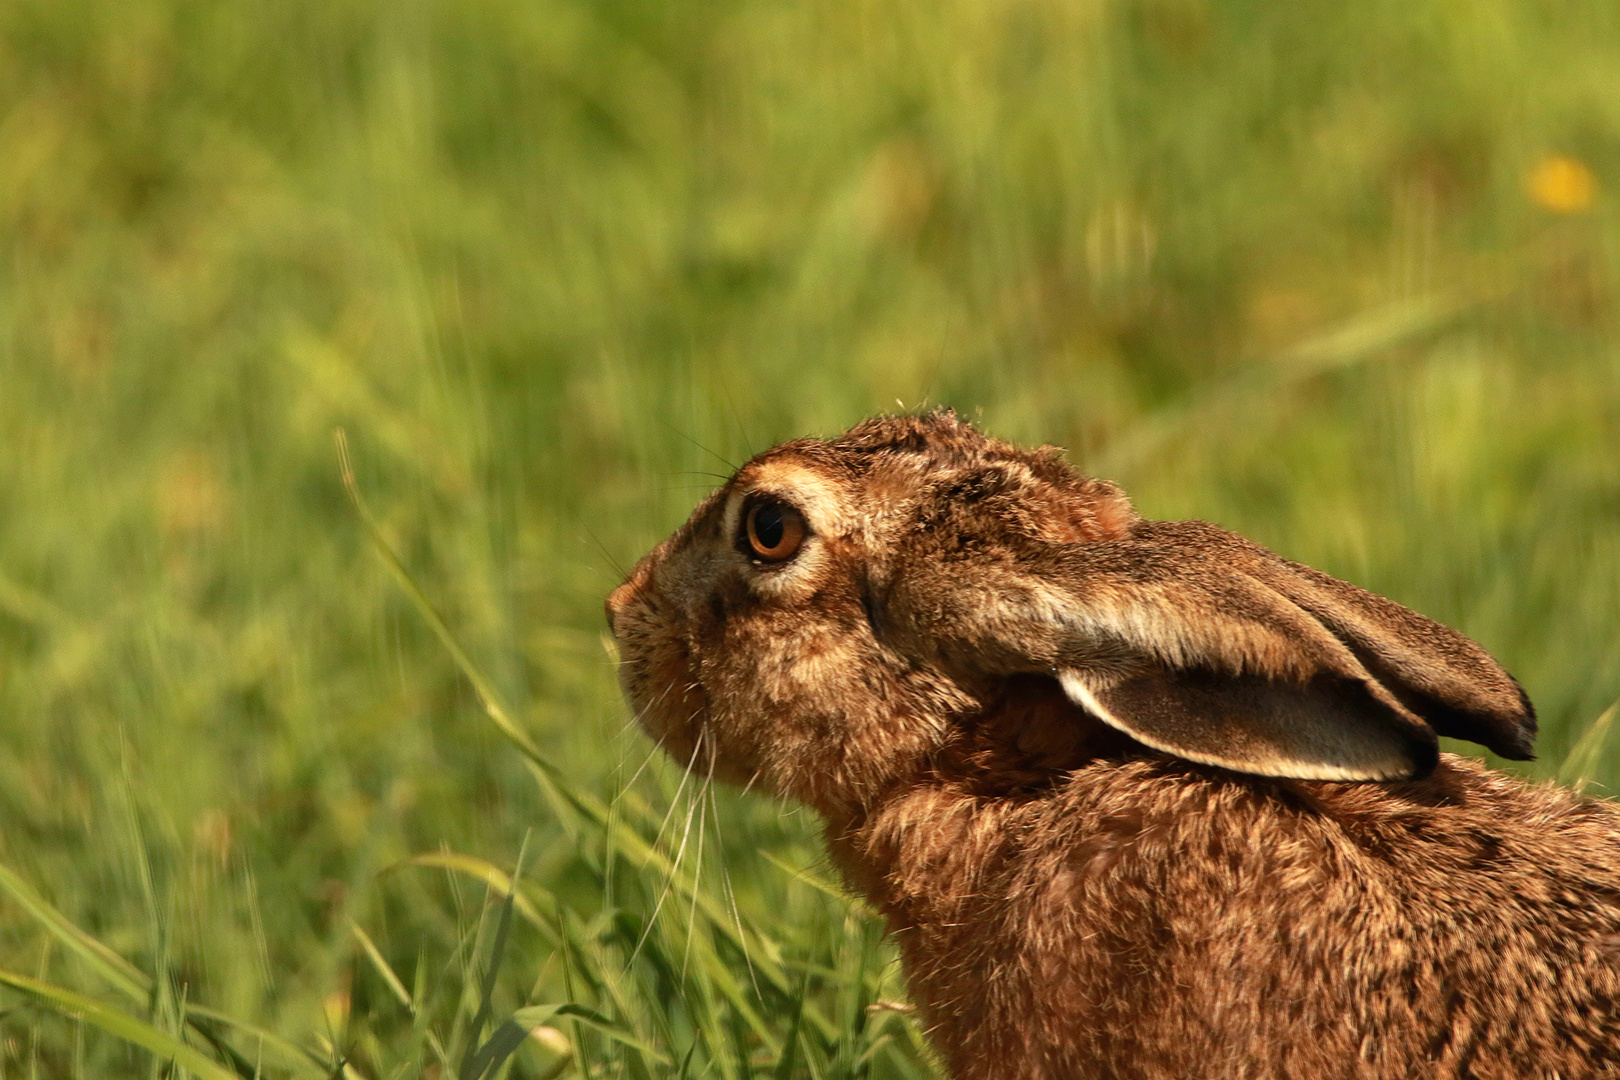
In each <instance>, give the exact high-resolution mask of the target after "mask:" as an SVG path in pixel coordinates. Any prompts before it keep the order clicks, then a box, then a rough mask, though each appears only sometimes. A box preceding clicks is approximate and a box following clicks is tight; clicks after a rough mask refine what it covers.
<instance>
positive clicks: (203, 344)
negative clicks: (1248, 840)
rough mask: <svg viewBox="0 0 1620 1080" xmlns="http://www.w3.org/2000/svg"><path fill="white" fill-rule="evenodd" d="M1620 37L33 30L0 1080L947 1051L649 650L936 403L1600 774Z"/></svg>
mask: <svg viewBox="0 0 1620 1080" xmlns="http://www.w3.org/2000/svg"><path fill="white" fill-rule="evenodd" d="M1616 21H1617V16H1616V14H1615V13H1614V12H1613V11H1611V10H1610V9H1609V8H1608V7H1605V6H1603V5H1599V4H1596V3H1586V2H1577V3H1571V4H1566V5H1563V6H1561V7H1559V8H1558V9H1557V10H1556V11H1554V10H1551V9H1548V8H1547V6H1546V5H1539V4H1531V3H1529V2H1528V0H1514V2H1509V0H1487V2H1484V3H1476V4H1471V5H1466V6H1457V5H1453V6H1452V7H1449V8H1445V7H1424V6H1422V5H1411V4H1402V5H1397V4H1371V5H1367V4H1363V5H1358V6H1355V7H1351V8H1342V9H1332V10H1329V9H1327V8H1324V7H1321V6H1320V5H1316V6H1311V5H1303V6H1302V5H1295V6H1292V7H1288V6H1284V7H1278V6H1275V5H1270V6H1267V5H1257V6H1256V5H1241V4H1215V3H1210V2H1207V0H1127V2H1122V3H1116V4H1084V3H1081V4H1075V3H1057V2H1048V0H1032V2H1029V3H1018V4H1011V5H984V4H980V3H958V2H948V3H945V4H943V5H933V6H930V7H926V8H923V7H917V8H912V7H906V6H904V5H894V4H877V3H871V2H857V0H831V2H828V3H818V4H798V5H795V4H791V3H788V4H784V3H771V4H767V3H763V2H755V0H741V2H738V3H733V4H726V5H664V6H659V5H648V4H629V3H618V2H608V3H599V4H590V5H585V4H576V3H571V2H563V0H540V2H537V3H529V4H517V3H489V2H473V0H423V2H420V3H411V4H405V5H397V4H396V5H379V4H376V3H374V2H372V0H339V2H336V3H325V4H313V3H304V2H295V0H271V2H264V3H258V4H251V5H250V4H242V3H220V4H194V3H190V2H187V0H121V2H118V3H113V2H111V0H71V2H68V3H63V2H61V0H14V2H11V3H8V4H4V5H0V252H3V253H4V258H3V259H0V432H3V433H4V453H3V454H0V717H3V723H0V751H3V752H0V868H3V873H0V878H3V880H0V971H3V972H5V973H7V974H6V976H4V977H5V978H6V979H8V980H9V982H8V986H9V987H10V989H5V990H0V1008H5V1009H11V1010H13V1011H10V1012H6V1013H5V1014H4V1018H3V1019H0V1071H3V1072H4V1074H5V1075H7V1076H10V1075H13V1074H14V1073H15V1074H17V1075H25V1076H29V1075H38V1076H42V1077H57V1076H61V1077H72V1076H86V1077H87V1076H105V1075H151V1074H161V1073H163V1072H164V1071H165V1070H166V1069H169V1068H170V1066H169V1065H168V1064H166V1063H167V1062H168V1061H169V1060H171V1059H172V1060H173V1062H174V1066H173V1067H174V1069H176V1070H180V1071H186V1072H188V1073H189V1074H190V1075H198V1076H200V1075H205V1074H206V1073H207V1072H208V1067H207V1066H205V1065H201V1064H198V1061H197V1059H195V1058H190V1057H188V1056H187V1052H186V1051H182V1050H180V1049H178V1047H181V1046H184V1047H189V1048H190V1051H191V1052H194V1053H196V1054H200V1055H204V1056H205V1057H206V1059H207V1060H208V1061H210V1062H213V1063H215V1065H217V1066H218V1067H219V1068H222V1069H227V1070H232V1071H234V1072H236V1073H237V1074H238V1075H245V1076H252V1075H253V1074H254V1071H255V1070H258V1069H260V1068H261V1067H262V1070H263V1072H264V1074H265V1075H268V1076H291V1075H316V1074H320V1075H323V1076H329V1075H332V1074H333V1072H334V1071H335V1070H337V1069H338V1068H339V1067H340V1064H341V1067H342V1068H345V1069H347V1070H349V1071H350V1074H351V1075H360V1076H365V1077H383V1076H419V1075H420V1076H450V1075H459V1074H460V1073H461V1072H462V1071H463V1066H464V1065H466V1064H468V1063H470V1062H471V1061H472V1056H475V1055H476V1054H477V1053H478V1051H479V1048H480V1047H484V1046H487V1045H489V1040H490V1039H491V1038H496V1037H499V1038H500V1039H503V1040H504V1039H506V1038H507V1036H510V1034H511V1033H512V1030H513V1029H512V1028H509V1027H503V1025H504V1024H506V1023H507V1021H508V1020H510V1019H511V1018H513V1017H518V1018H519V1020H518V1021H517V1022H518V1023H519V1024H520V1025H522V1024H526V1023H529V1022H530V1021H532V1022H533V1024H532V1026H533V1027H534V1028H535V1029H537V1031H538V1034H536V1035H535V1036H533V1037H529V1038H526V1040H524V1041H522V1042H521V1043H520V1045H519V1046H518V1047H517V1048H516V1049H515V1050H514V1051H513V1052H512V1055H511V1056H510V1057H508V1058H506V1059H505V1060H504V1061H503V1062H502V1063H501V1064H500V1065H499V1069H505V1070H508V1071H509V1073H508V1074H509V1075H513V1076H523V1077H540V1076H552V1075H556V1076H561V1075H566V1074H570V1073H574V1074H577V1073H578V1072H579V1071H580V1070H581V1068H584V1069H585V1070H587V1071H590V1072H592V1073H593V1074H596V1075H612V1076H626V1077H635V1076H641V1075H647V1076H680V1075H688V1076H697V1075H710V1076H725V1077H744V1076H772V1077H777V1076H783V1077H785V1076H789V1075H793V1076H801V1075H812V1076H817V1077H835V1076H858V1075H869V1076H874V1077H894V1076H926V1075H928V1072H927V1069H928V1067H927V1065H926V1060H925V1056H924V1053H923V1051H922V1050H921V1048H920V1047H921V1040H922V1033H921V1032H920V1031H919V1029H918V1025H917V1023H916V1021H915V1020H914V1019H912V1018H911V1017H910V1016H909V1015H908V1014H907V1013H906V1012H905V1011H904V1010H903V1008H895V1007H891V1005H898V1004H902V1003H903V998H904V990H903V985H902V981H901V980H900V978H899V973H898V970H897V968H896V966H895V964H894V961H893V958H892V953H891V951H890V950H889V949H888V947H887V945H885V944H884V943H882V942H881V940H880V937H881V935H880V933H879V927H878V925H877V924H876V923H875V922H874V921H873V919H872V918H871V916H870V913H868V912H866V911H865V909H864V908H863V907H861V906H860V905H859V904H858V903H854V902H851V901H849V900H847V899H845V898H842V897H841V896H839V895H838V891H837V889H836V887H835V886H833V885H831V884H829V879H830V878H831V877H832V876H833V875H832V873H831V870H830V868H829V867H828V866H827V865H826V863H825V857H824V856H823V855H822V854H821V849H820V845H819V842H818V839H817V835H816V825H815V822H814V821H812V820H810V819H809V818H808V817H807V816H806V815H804V814H802V813H800V812H797V811H794V810H792V809H789V808H783V807H779V806H776V805H774V804H771V803H769V802H767V801H766V800H763V799H761V798H758V797H757V796H754V797H749V798H741V797H739V796H738V795H737V793H735V792H731V791H728V790H722V789H716V788H714V787H712V786H710V785H708V784H706V783H705V782H704V781H703V778H701V777H695V778H689V777H685V776H683V774H682V773H681V771H680V770H679V769H678V768H676V767H675V766H673V765H672V764H671V763H669V762H667V761H665V760H664V759H663V758H662V756H661V755H659V754H658V753H657V752H656V751H655V750H654V748H653V747H652V746H651V745H650V744H649V743H648V741H647V740H646V739H645V738H644V737H643V736H642V735H641V734H640V733H639V732H638V731H637V730H636V728H635V725H634V723H633V719H632V718H631V717H629V716H628V715H627V713H626V711H625V709H624V706H623V705H622V704H621V703H620V701H619V697H618V693H617V690H616V688H615V685H614V672H613V661H612V658H611V657H610V655H609V654H608V650H606V649H604V643H603V633H602V622H601V599H602V597H603V596H604V595H605V593H606V592H607V591H608V589H609V588H611V587H612V585H614V584H616V582H617V580H618V576H619V574H620V572H621V570H622V569H623V567H624V566H626V565H627V564H628V563H630V562H631V561H633V560H634V559H635V558H636V557H637V556H639V555H640V554H641V553H642V552H644V551H645V550H646V549H647V548H649V547H650V546H651V545H652V544H653V543H655V542H657V541H658V540H659V539H661V538H662V537H663V536H664V535H666V534H667V533H668V531H669V530H670V529H671V528H673V527H674V526H675V525H676V524H677V523H678V522H679V521H680V520H682V519H683V518H684V517H685V515H686V513H687V511H688V510H689V508H690V507H691V505H692V504H693V503H694V502H696V501H697V500H698V498H700V497H701V495H702V494H703V493H704V492H705V491H706V490H707V489H708V488H709V487H710V486H711V485H712V484H713V483H715V482H716V475H717V474H719V475H723V474H726V473H728V472H729V471H730V468H731V466H733V465H734V464H736V463H738V462H739V461H741V460H742V459H744V458H746V457H747V456H748V455H749V454H751V453H753V452H755V451H757V450H759V449H762V448H763V447H765V446H766V445H769V444H770V443H772V442H774V441H776V440H778V439H781V438H786V437H790V436H796V435H801V434H805V433H808V432H818V431H819V432H827V431H835V430H839V429H842V428H843V427H845V426H847V425H848V424H849V423H851V422H853V421H855V420H856V419H858V418H860V417H862V416H864V415H867V414H870V413H873V412H877V411H882V410H885V409H890V408H893V407H895V406H894V403H895V401H896V400H897V399H898V400H899V401H900V402H902V403H903V405H904V407H907V408H911V407H915V406H918V405H921V404H925V403H929V404H931V403H938V402H945V403H949V404H953V405H955V406H956V407H958V408H959V409H961V410H962V411H963V412H965V413H967V414H969V415H976V416H979V417H981V418H982V421H983V423H984V424H985V426H986V427H988V428H989V429H991V430H993V431H995V432H996V433H998V434H1001V435H1005V436H1008V437H1012V438H1016V439H1020V440H1025V441H1038V442H1055V443H1059V444H1062V445H1064V446H1067V447H1069V448H1070V452H1071V457H1072V458H1073V459H1074V460H1076V461H1077V462H1078V463H1080V464H1081V465H1082V466H1084V467H1086V468H1088V469H1091V470H1093V471H1096V472H1098V473H1100V474H1102V475H1107V476H1109V477H1111V478H1113V479H1116V480H1118V481H1120V482H1121V483H1123V484H1124V485H1125V487H1126V488H1127V490H1129V491H1130V492H1131V494H1132V496H1133V497H1134V498H1135V500H1136V502H1137V504H1138V505H1139V507H1140V508H1141V509H1142V510H1143V512H1144V513H1146V514H1148V515H1149V516H1155V517H1203V518H1209V519H1213V520H1216V521H1219V522H1222V523H1223V524H1226V525H1228V526H1230V527H1233V528H1235V529H1238V530H1239V531H1241V532H1244V533H1246V534H1248V535H1250V536H1253V537H1254V538H1255V539H1257V540H1260V541H1262V542H1264V543H1266V544H1268V545H1270V546H1272V547H1274V548H1275V549H1277V550H1278V551H1280V552H1282V553H1283V554H1285V555H1288V556H1290V557H1293V558H1297V559H1301V560H1303V561H1306V562H1310V563H1313V564H1315V565H1319V566H1322V567H1323V568H1324V569H1327V570H1330V571H1332V572H1334V573H1337V574H1339V575H1341V576H1344V577H1346V578H1349V579H1351V580H1354V581H1356V582H1358V583H1360V584H1362V585H1365V586H1367V587H1369V588H1373V589H1375V590H1378V591H1380V592H1384V593H1386V594H1388V595H1390V596H1392V597H1394V598H1395V599H1397V600H1400V601H1402V602H1404V603H1407V604H1409V605H1411V606H1413V607H1416V608H1418V609H1419V610H1422V611H1424V612H1426V613H1428V614H1431V615H1433V616H1435V617H1437V618H1440V619H1442V620H1444V621H1446V622H1449V623H1452V624H1454V625H1456V626H1458V627H1460V628H1461V629H1463V630H1465V631H1466V632H1468V633H1469V634H1471V635H1472V636H1474V637H1476V638H1478V639H1479V640H1480V641H1482V642H1484V643H1485V644H1486V645H1487V646H1488V647H1489V648H1491V649H1492V650H1493V651H1494V652H1495V653H1496V654H1497V655H1499V656H1500V657H1501V658H1502V659H1503V661H1504V662H1505V663H1506V664H1507V666H1508V667H1509V668H1510V669H1511V670H1512V671H1514V672H1515V673H1516V674H1517V675H1518V676H1519V677H1520V678H1521V679H1522V680H1523V681H1524V683H1525V685H1526V686H1527V688H1528V689H1529V691H1530V693H1531V695H1532V696H1533V698H1534V699H1535V700H1536V702H1537V704H1538V706H1539V708H1540V710H1541V714H1542V717H1543V721H1544V733H1543V736H1542V739H1541V743H1540V746H1541V751H1542V760H1541V761H1538V762H1537V763H1534V764H1533V765H1532V766H1530V770H1531V771H1532V772H1533V773H1534V774H1535V775H1539V776H1543V777H1549V778H1551V777H1555V776H1557V777H1560V778H1561V779H1562V780H1563V781H1564V782H1567V783H1571V784H1578V785H1583V786H1587V787H1588V788H1589V790H1592V791H1594V792H1599V793H1601V792H1605V791H1609V790H1611V789H1612V788H1613V785H1615V784H1616V783H1620V750H1617V749H1616V748H1615V747H1614V746H1613V745H1612V742H1613V740H1612V739H1611V738H1610V734H1609V733H1610V727H1611V721H1612V718H1613V715H1614V714H1613V708H1612V707H1613V705H1614V703H1615V701H1616V700H1617V699H1620V531H1617V527H1616V526H1617V522H1620V450H1617V447H1620V364H1617V363H1616V357H1615V352H1614V331H1615V307H1614V303H1615V288H1614V284H1615V283H1614V269H1613V252H1614V250H1615V243H1614V237H1615V232H1614V207H1613V198H1614V193H1615V191H1616V190H1620V172H1617V170H1620V139H1617V132H1620V104H1617V103H1620V68H1616V66H1615V65H1614V63H1613V55H1614V49H1615V47H1616V45H1617V44H1620V33H1617V30H1620V27H1617V26H1616ZM337 428H343V429H344V430H346V431H347V433H348V441H349V449H350V454H351V457H352V466H353V473H354V481H355V485H356V487H357V489H358V490H359V491H360V492H363V494H364V497H365V500H366V502H367V505H368V506H369V507H370V508H371V516H370V519H369V521H368V520H367V519H365V518H363V517H362V516H361V515H359V514H357V513H356V511H355V509H354V508H353V506H352V504H351V501H350V499H349V497H348V496H347V495H346V493H345V490H344V485H343V480H342V476H341V473H340V469H339V465H338V461H337V458H336V455H335V454H334V451H333V446H332V435H333V431H334V430H335V429H337ZM379 541H380V542H381V543H382V545H384V546H385V547H386V548H387V549H389V550H391V551H392V552H393V553H394V556H395V559H396V563H395V564H394V565H392V566H391V565H390V564H389V563H387V562H386V561H385V560H383V559H379V558H378V557H377V552H378V542H379ZM432 613H437V614H432ZM452 642H453V643H454V644H455V648H454V649H452V648H449V647H448V646H449V645H450V644H451V643H452ZM492 703H493V704H494V705H495V706H496V707H495V708H494V709H493V710H492V709H491V708H490V706H491V704H492ZM520 851H522V852H523V853H524V854H523V858H522V863H523V865H522V868H521V872H519V870H518V862H519V853H520ZM514 882H515V883H514ZM503 920H506V925H507V930H506V933H505V935H504V937H502V935H501V934H500V929H499V928H500V926H501V925H502V923H503ZM497 938H500V943H499V947H497ZM491 972H493V978H491V977H490V973H491ZM81 998H82V999H87V1000H80V999H81ZM553 1006H556V1007H558V1009H559V1011H555V1012H551V1013H546V1014H545V1015H544V1016H543V1017H542V1014H541V1013H537V1012H528V1013H524V1012H521V1011H520V1010H524V1009H529V1008H537V1007H538V1008H540V1009H542V1010H544V1009H548V1008H551V1007H553ZM562 1006H567V1008H561V1007H562ZM503 1032H504V1034H501V1033H503ZM504 1047H505V1043H504V1042H499V1043H497V1044H496V1048H497V1050H500V1049H503V1048H504ZM470 1055H472V1056H470ZM494 1056H496V1055H494V1054H491V1055H489V1056H488V1057H487V1058H486V1059H485V1061H486V1062H488V1061H490V1060H492V1059H493V1057H494ZM475 1071H476V1070H475Z"/></svg>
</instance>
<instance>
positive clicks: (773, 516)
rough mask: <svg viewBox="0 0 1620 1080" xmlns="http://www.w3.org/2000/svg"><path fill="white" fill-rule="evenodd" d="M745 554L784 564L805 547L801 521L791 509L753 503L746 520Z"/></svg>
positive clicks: (776, 504)
mask: <svg viewBox="0 0 1620 1080" xmlns="http://www.w3.org/2000/svg"><path fill="white" fill-rule="evenodd" d="M747 530H748V534H747V538H748V553H749V554H751V555H753V556H754V558H756V559H762V560H764V561H765V562H784V561H785V560H787V559H791V558H793V556H794V555H796V554H798V551H799V546H800V545H801V544H803V543H804V537H805V533H806V532H808V530H807V529H806V528H805V526H804V518H802V517H800V516H799V512H798V511H797V510H795V509H793V508H792V507H791V506H783V505H781V504H780V503H770V502H761V503H755V504H754V505H753V506H752V507H751V508H750V509H749V511H748V517H747Z"/></svg>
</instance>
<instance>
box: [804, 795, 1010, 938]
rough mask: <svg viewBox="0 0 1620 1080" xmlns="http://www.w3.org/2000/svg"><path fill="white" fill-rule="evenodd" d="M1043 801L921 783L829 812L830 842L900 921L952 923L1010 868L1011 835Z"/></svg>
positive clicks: (848, 869) (854, 876) (864, 887)
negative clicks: (865, 804) (863, 805)
mask: <svg viewBox="0 0 1620 1080" xmlns="http://www.w3.org/2000/svg"><path fill="white" fill-rule="evenodd" d="M1041 801H1042V800H1041V799H1039V798H1034V799H1030V798H1009V797H999V798H993V797H984V796H982V795H975V794H974V793H973V792H972V791H971V790H970V789H969V788H967V787H965V786H962V785H960V784H956V783H933V784H918V785H916V786H913V787H910V788H908V789H905V790H901V791H896V792H894V793H892V794H891V796H890V797H889V798H888V799H885V800H883V801H881V802H879V803H877V804H876V805H874V806H872V807H869V808H867V809H865V810H864V811H862V812H859V813H852V814H849V815H840V816H830V817H829V818H828V821H827V843H828V847H829V849H830V851H831V853H832V856H833V858H834V859H835V860H836V861H837V863H838V864H839V866H840V868H841V869H842V871H843V873H844V876H845V878H846V879H847V880H848V882H849V884H850V886H851V887H852V888H854V889H856V890H857V891H859V892H861V893H862V894H863V895H865V896H866V897H867V898H868V899H869V900H871V901H872V902H873V903H874V904H876V905H877V906H878V907H879V908H880V909H881V910H883V911H884V913H885V914H886V915H887V916H888V917H889V918H890V921H891V923H893V924H895V925H896V926H897V927H899V926H908V925H916V924H919V923H950V922H953V921H955V919H956V918H957V916H959V915H960V914H962V911H961V910H959V909H960V908H961V907H962V905H963V904H964V903H966V902H967V901H969V900H971V899H973V898H976V897H980V896H983V895H984V894H985V890H986V888H987V887H991V886H992V885H993V884H994V883H993V881H992V880H990V879H994V878H996V877H998V876H1000V875H1001V874H1003V873H1005V872H1006V870H1007V869H1008V867H1009V865H1010V861H1011V860H1009V858H1008V856H1009V855H1010V854H1012V852H1011V850H1010V848H1009V841H1011V840H1013V839H1014V838H1016V837H1017V836H1018V835H1019V833H1020V832H1021V831H1022V830H1023V828H1024V827H1025V825H1026V824H1027V823H1028V822H1027V821H1026V819H1029V820H1033V819H1034V818H1036V817H1039V816H1040V815H1041V813H1042V810H1041V807H1040V805H1039V803H1040V802H1041Z"/></svg>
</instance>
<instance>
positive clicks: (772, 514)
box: [754, 506, 783, 551]
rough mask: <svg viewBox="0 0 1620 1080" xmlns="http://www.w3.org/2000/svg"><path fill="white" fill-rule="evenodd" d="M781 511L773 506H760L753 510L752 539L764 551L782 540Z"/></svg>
mask: <svg viewBox="0 0 1620 1080" xmlns="http://www.w3.org/2000/svg"><path fill="white" fill-rule="evenodd" d="M782 531H783V526H782V511H780V510H778V509H777V508H776V507H774V506H761V507H759V508H758V509H757V510H755V511H754V539H756V540H758V541H759V546H760V547H762V548H764V549H765V550H766V551H770V550H771V549H772V548H774V547H776V546H777V545H779V544H781V542H782Z"/></svg>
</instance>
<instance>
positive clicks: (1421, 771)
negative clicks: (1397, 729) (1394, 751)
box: [1405, 733, 1440, 780]
mask: <svg viewBox="0 0 1620 1080" xmlns="http://www.w3.org/2000/svg"><path fill="white" fill-rule="evenodd" d="M1411 749H1412V771H1411V773H1409V774H1408V775H1407V776H1406V777H1405V779H1407V780H1421V779H1423V778H1424V777H1425V776H1428V775H1429V774H1430V773H1432V772H1434V770H1435V767H1436V766H1438V765H1439V764H1440V740H1439V739H1436V738H1435V737H1434V735H1433V734H1432V733H1430V734H1429V737H1428V738H1426V739H1415V740H1413V741H1412V744H1411Z"/></svg>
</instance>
